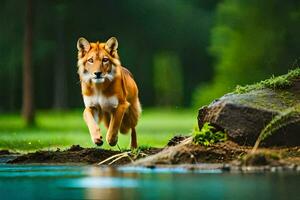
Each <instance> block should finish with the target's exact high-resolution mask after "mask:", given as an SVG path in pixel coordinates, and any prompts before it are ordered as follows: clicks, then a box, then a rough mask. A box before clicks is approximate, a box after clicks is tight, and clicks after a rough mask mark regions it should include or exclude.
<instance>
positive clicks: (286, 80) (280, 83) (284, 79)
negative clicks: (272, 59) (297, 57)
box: [234, 68, 300, 94]
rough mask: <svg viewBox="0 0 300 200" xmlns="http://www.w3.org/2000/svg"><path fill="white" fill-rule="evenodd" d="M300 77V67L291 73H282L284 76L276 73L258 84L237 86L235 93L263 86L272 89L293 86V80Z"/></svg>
mask: <svg viewBox="0 0 300 200" xmlns="http://www.w3.org/2000/svg"><path fill="white" fill-rule="evenodd" d="M297 78H300V68H297V69H294V70H291V71H290V72H289V73H287V74H285V75H282V76H277V77H275V76H274V75H273V76H272V77H271V78H269V79H266V80H264V81H261V82H259V83H256V84H252V85H246V86H239V85H238V86H237V87H236V89H235V91H234V93H237V94H242V93H246V92H249V91H251V90H254V89H263V88H270V89H285V88H288V87H290V86H292V84H293V82H292V80H294V79H297Z"/></svg>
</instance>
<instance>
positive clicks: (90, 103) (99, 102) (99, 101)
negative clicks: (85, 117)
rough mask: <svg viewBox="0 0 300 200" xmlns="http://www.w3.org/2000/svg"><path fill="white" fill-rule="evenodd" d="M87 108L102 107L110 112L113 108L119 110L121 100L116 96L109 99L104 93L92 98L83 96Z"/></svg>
mask: <svg viewBox="0 0 300 200" xmlns="http://www.w3.org/2000/svg"><path fill="white" fill-rule="evenodd" d="M83 101H84V105H85V107H95V106H100V107H101V109H102V110H103V111H109V110H111V109H113V108H117V106H118V104H119V100H118V98H117V97H116V96H110V97H107V96H105V95H103V94H102V93H98V94H95V95H92V96H83Z"/></svg>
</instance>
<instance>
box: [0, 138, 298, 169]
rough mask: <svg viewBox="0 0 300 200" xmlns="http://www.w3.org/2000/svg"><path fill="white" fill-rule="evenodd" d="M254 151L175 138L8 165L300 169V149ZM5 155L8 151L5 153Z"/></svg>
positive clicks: (44, 155) (31, 156) (23, 158)
mask: <svg viewBox="0 0 300 200" xmlns="http://www.w3.org/2000/svg"><path fill="white" fill-rule="evenodd" d="M251 149H252V147H250V146H241V145H238V144H237V143H235V142H232V141H226V142H222V143H217V144H214V145H211V146H209V147H205V146H201V145H195V144H193V143H192V140H191V138H186V137H174V138H172V139H171V140H170V142H169V143H168V145H167V146H166V147H165V148H163V149H157V148H149V149H147V150H142V151H139V152H134V153H129V155H128V152H120V151H112V150H105V149H99V148H82V147H80V146H79V145H73V146H72V147H71V148H69V149H67V150H64V151H61V150H57V151H37V152H34V153H28V154H23V155H17V156H14V157H12V159H10V160H9V161H8V162H7V163H9V164H33V163H35V164H98V163H99V162H103V161H104V160H106V159H108V158H112V159H110V160H108V161H106V162H104V163H102V164H103V165H108V164H110V163H111V162H112V164H111V165H112V166H120V165H126V164H130V165H132V166H144V167H151V168H152V167H157V166H160V167H161V166H183V165H184V166H189V167H188V168H198V167H199V165H200V166H201V167H203V164H207V163H209V164H212V163H214V164H218V167H220V166H221V165H222V166H221V168H222V169H223V168H224V169H225V168H226V169H227V168H228V166H229V168H231V169H241V167H242V166H268V167H270V166H271V167H272V166H276V167H277V166H293V167H294V168H295V169H296V168H297V167H298V166H299V167H298V168H300V147H289V148H287V147H272V148H261V149H259V150H258V151H257V153H256V154H255V155H253V154H250V151H251ZM3 153H5V152H4V151H3ZM6 153H7V152H6ZM2 156H5V155H2ZM6 156H7V155H6ZM0 157H1V156H0ZM191 166H194V167H191ZM197 166H198V167H197ZM224 166H225V167H224ZM201 167H200V168H201ZM260 169H261V168H260ZM247 170H248V168H247Z"/></svg>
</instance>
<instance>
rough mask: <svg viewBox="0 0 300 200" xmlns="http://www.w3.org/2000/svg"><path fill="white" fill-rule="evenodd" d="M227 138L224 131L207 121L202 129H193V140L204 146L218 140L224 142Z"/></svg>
mask: <svg viewBox="0 0 300 200" xmlns="http://www.w3.org/2000/svg"><path fill="white" fill-rule="evenodd" d="M226 140H227V136H226V134H225V133H224V132H222V131H215V127H213V126H212V125H210V123H208V122H206V123H205V124H204V125H203V127H202V128H201V130H199V128H198V127H197V128H195V129H194V131H193V142H194V143H195V144H201V145H204V146H210V145H212V144H215V143H217V142H223V141H226Z"/></svg>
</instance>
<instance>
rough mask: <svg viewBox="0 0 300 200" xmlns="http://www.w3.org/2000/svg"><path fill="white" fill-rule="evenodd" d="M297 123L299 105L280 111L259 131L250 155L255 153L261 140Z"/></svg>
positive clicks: (299, 112)
mask: <svg viewBox="0 0 300 200" xmlns="http://www.w3.org/2000/svg"><path fill="white" fill-rule="evenodd" d="M299 122H300V104H298V105H296V106H294V107H292V108H288V109H286V110H284V111H282V112H281V113H280V114H279V115H277V116H275V117H274V118H273V119H272V120H271V121H270V122H269V124H268V125H267V126H266V127H265V128H264V129H263V130H262V131H261V133H260V135H259V136H258V139H257V140H256V142H255V145H254V147H253V149H252V153H255V151H256V150H257V148H258V146H259V144H260V143H261V142H262V141H263V140H265V139H266V138H268V137H270V136H271V135H273V134H274V133H275V132H276V131H277V130H279V129H280V128H282V127H286V126H288V125H290V124H294V123H299Z"/></svg>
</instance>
